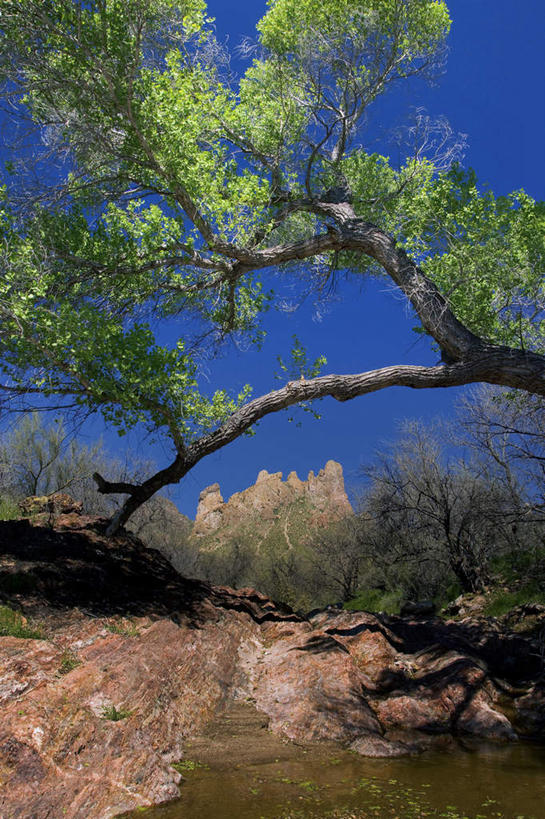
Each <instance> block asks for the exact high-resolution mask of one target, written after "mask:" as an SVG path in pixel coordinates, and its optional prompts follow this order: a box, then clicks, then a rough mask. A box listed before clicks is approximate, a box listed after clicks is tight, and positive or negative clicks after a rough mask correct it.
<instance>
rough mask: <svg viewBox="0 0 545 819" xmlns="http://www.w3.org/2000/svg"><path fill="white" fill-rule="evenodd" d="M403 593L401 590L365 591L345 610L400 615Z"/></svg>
mask: <svg viewBox="0 0 545 819" xmlns="http://www.w3.org/2000/svg"><path fill="white" fill-rule="evenodd" d="M402 602H403V592H402V591H401V590H399V589H398V590H395V591H382V590H381V589H364V590H363V591H360V592H358V594H357V596H356V597H354V598H353V599H352V600H349V601H348V603H345V604H344V608H345V609H347V610H348V611H384V612H386V614H399V609H400V607H401V603H402Z"/></svg>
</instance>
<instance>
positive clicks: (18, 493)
mask: <svg viewBox="0 0 545 819" xmlns="http://www.w3.org/2000/svg"><path fill="white" fill-rule="evenodd" d="M100 464H104V453H103V450H102V444H101V443H100V442H99V443H97V444H94V445H93V446H91V447H87V446H85V445H82V444H81V443H79V442H77V441H76V440H75V438H73V437H72V436H71V435H69V433H68V432H67V430H66V427H65V425H64V423H63V422H62V420H57V421H55V422H54V423H52V424H48V425H45V424H44V420H43V417H42V416H41V415H40V414H39V413H32V414H30V415H25V416H23V417H22V419H21V420H20V422H19V423H18V424H17V426H16V427H15V429H14V430H13V432H12V434H11V435H9V436H6V437H5V439H4V441H3V442H2V444H1V446H0V471H1V478H0V486H1V492H2V494H7V495H11V496H12V497H14V498H16V499H22V498H26V497H27V496H29V495H51V494H53V493H54V492H64V491H67V490H70V491H72V492H74V493H75V494H78V490H81V489H82V488H83V485H84V484H85V483H86V482H88V481H89V479H90V478H91V476H92V474H93V472H94V471H95V470H96V469H97V468H99V465H100Z"/></svg>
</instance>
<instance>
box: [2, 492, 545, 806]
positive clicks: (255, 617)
mask: <svg viewBox="0 0 545 819" xmlns="http://www.w3.org/2000/svg"><path fill="white" fill-rule="evenodd" d="M68 509H69V506H65V507H64V511H65V512H66V511H67V510H68ZM102 531H103V522H102V521H100V520H99V519H93V518H88V517H84V516H82V515H81V514H78V512H77V510H73V511H71V512H69V513H67V514H60V515H59V514H58V510H51V513H50V514H45V515H41V516H38V517H37V518H36V519H35V520H34V522H33V523H31V522H30V521H29V520H21V521H10V522H4V523H0V598H1V602H2V603H3V604H4V605H8V606H10V607H11V609H14V610H17V611H20V612H21V613H22V615H24V617H25V618H26V624H25V623H24V622H23V621H20V623H22V625H23V626H25V625H26V628H27V629H34V633H33V632H32V631H28V634H30V635H33V636H26V637H22V636H9V635H8V636H2V637H0V699H1V700H2V722H1V725H0V783H1V786H2V787H1V795H0V816H2V817H3V819H11V818H12V817H23V816H24V817H33V818H35V819H46V817H49V819H51V817H55V819H56V817H60V816H65V817H69V818H70V817H74V818H75V817H78V819H79V818H80V817H81V819H83V817H85V819H106V817H113V816H116V815H117V814H120V813H122V812H124V811H128V810H130V809H132V808H136V807H138V806H145V805H150V804H154V803H158V802H161V801H165V800H167V799H171V798H175V797H176V796H177V795H178V783H179V781H180V774H179V773H178V772H177V770H176V768H175V767H173V763H176V762H177V761H179V760H181V759H183V758H184V754H185V753H186V749H187V744H188V742H189V741H191V740H192V741H193V742H195V741H196V740H198V738H199V736H203V735H204V734H205V733H206V731H207V730H209V729H210V724H211V721H212V720H213V719H214V717H215V715H217V714H219V713H222V712H224V711H225V709H226V708H228V707H229V708H232V707H233V703H236V702H245V703H247V704H251V705H252V706H253V707H254V709H256V710H257V712H258V713H259V714H261V715H262V716H261V717H260V718H259V719H260V720H261V721H260V726H261V727H263V726H267V727H268V729H270V730H272V731H273V732H274V733H275V734H277V735H278V736H279V737H283V738H288V739H291V740H295V741H297V742H320V741H328V742H330V741H335V742H337V743H340V744H342V745H343V746H345V747H351V748H353V749H355V750H357V751H359V752H360V753H362V754H367V755H373V756H379V755H386V756H388V755H398V754H404V753H411V752H416V751H418V750H421V749H423V748H426V747H429V746H430V744H433V743H436V742H438V741H439V742H440V741H444V740H447V741H448V740H449V738H450V737H453V736H454V737H455V736H457V735H460V734H466V735H472V736H476V737H484V738H487V739H494V740H498V741H512V740H515V739H517V737H521V736H524V737H526V736H531V737H533V738H537V739H543V738H545V687H544V685H543V675H542V672H543V663H542V657H541V655H540V650H541V649H540V644H539V641H538V639H537V634H538V631H539V628H540V627H541V626H542V624H543V622H544V621H545V612H540V611H537V612H533V614H532V615H531V616H532V617H533V618H534V621H535V623H534V625H533V626H532V628H531V629H530V630H529V631H528V632H527V633H524V630H523V629H522V630H521V629H520V628H517V629H513V628H508V627H507V626H505V625H504V624H502V623H500V622H499V621H484V620H482V619H475V618H474V617H472V616H471V615H469V616H465V617H464V616H462V617H461V618H460V615H459V619H456V620H455V619H452V620H447V621H444V620H440V619H428V620H424V621H422V620H420V621H419V620H416V619H410V618H400V617H393V616H387V615H380V614H370V613H367V612H359V613H349V612H339V611H336V610H332V611H324V612H321V613H319V614H317V615H315V616H314V617H313V618H312V619H311V620H307V619H305V618H302V617H299V616H297V615H295V614H294V613H293V612H292V611H290V610H289V609H287V608H283V607H282V606H277V605H275V604H274V603H272V602H271V601H270V600H268V599H267V598H265V597H264V596H262V595H260V594H258V593H257V592H255V591H253V590H251V589H243V590H239V591H233V590H231V589H228V588H221V587H211V586H209V585H207V584H206V583H203V582H200V581H195V580H187V579H184V578H182V577H180V576H179V575H178V574H177V573H176V572H175V571H174V570H173V569H172V567H171V566H170V564H169V563H168V562H167V561H166V560H165V559H164V558H163V557H161V555H160V554H159V553H158V552H156V551H154V550H151V549H147V548H145V547H144V546H143V544H142V543H141V542H140V541H138V540H137V539H136V538H134V537H132V536H129V535H125V534H123V535H119V536H117V537H115V538H112V539H106V538H105V537H104V536H103V534H102ZM4 614H5V611H4ZM523 616H524V613H521V615H520V617H523ZM519 620H520V618H519ZM517 622H518V621H517ZM36 629H38V633H36ZM23 630H24V629H23ZM8 631H9V629H8Z"/></svg>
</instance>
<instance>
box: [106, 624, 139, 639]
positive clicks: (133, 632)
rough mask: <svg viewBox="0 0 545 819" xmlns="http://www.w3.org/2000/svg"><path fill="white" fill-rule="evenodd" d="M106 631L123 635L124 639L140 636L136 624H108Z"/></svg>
mask: <svg viewBox="0 0 545 819" xmlns="http://www.w3.org/2000/svg"><path fill="white" fill-rule="evenodd" d="M106 630H107V631H110V632H111V633H112V634H122V635H123V636H124V637H136V636H137V635H138V634H139V631H138V629H137V627H136V626H135V625H134V623H131V622H130V621H129V622H125V621H123V620H121V621H120V622H117V623H107V625H106Z"/></svg>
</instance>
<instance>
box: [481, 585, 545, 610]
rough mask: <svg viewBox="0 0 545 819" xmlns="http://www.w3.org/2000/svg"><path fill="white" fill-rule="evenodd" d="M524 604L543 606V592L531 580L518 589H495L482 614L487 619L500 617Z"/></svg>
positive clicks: (544, 599) (544, 600)
mask: <svg viewBox="0 0 545 819" xmlns="http://www.w3.org/2000/svg"><path fill="white" fill-rule="evenodd" d="M526 603H541V604H542V605H545V591H544V590H543V588H542V587H541V588H540V583H539V582H538V581H536V580H531V581H529V582H528V583H525V584H524V585H522V586H520V588H518V589H513V590H507V589H495V590H494V591H492V593H491V595H490V597H489V599H488V601H487V603H486V605H485V608H484V613H485V615H486V616H487V617H501V616H502V615H504V614H507V613H508V612H509V611H511V609H514V608H515V607H516V606H523V605H525V604H526Z"/></svg>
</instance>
